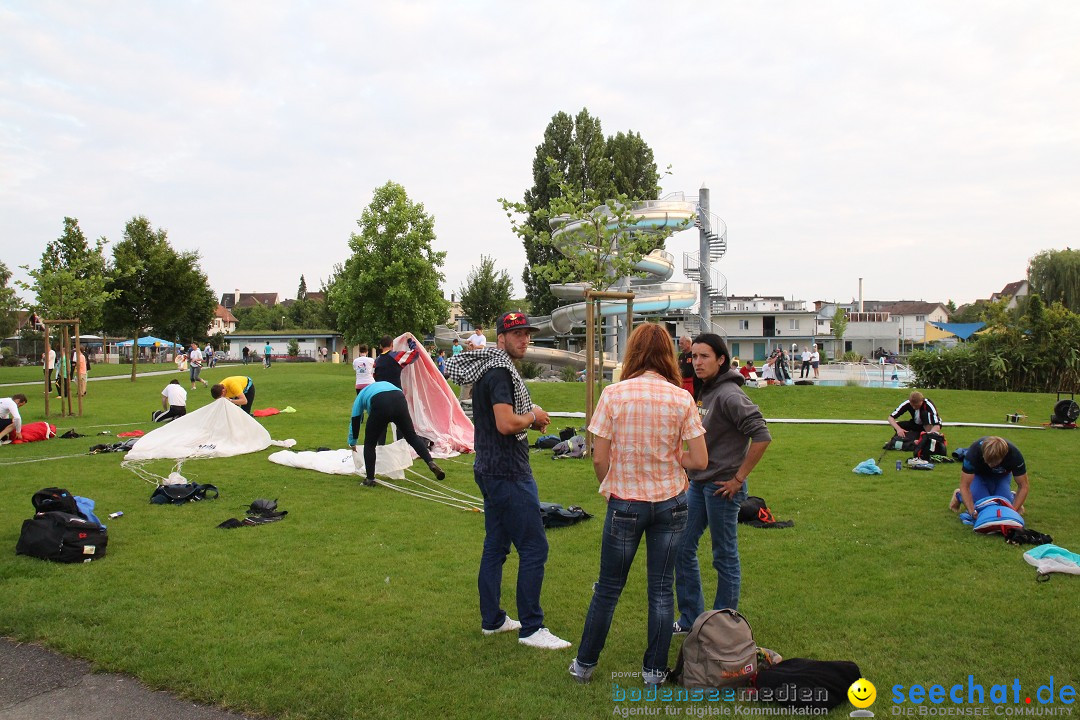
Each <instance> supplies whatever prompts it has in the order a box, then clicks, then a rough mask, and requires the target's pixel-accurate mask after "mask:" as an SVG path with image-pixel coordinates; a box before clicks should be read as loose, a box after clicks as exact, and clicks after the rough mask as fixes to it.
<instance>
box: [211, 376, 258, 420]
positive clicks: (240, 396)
mask: <svg viewBox="0 0 1080 720" xmlns="http://www.w3.org/2000/svg"><path fill="white" fill-rule="evenodd" d="M210 397H212V398H214V399H215V400H217V399H218V398H222V397H223V398H225V399H226V400H228V401H229V402H231V403H232V404H234V405H239V406H240V409H241V410H243V411H244V412H246V413H247V414H248V415H250V414H251V408H252V407H253V406H254V405H255V383H253V382H252V381H251V378H249V377H245V376H243V375H233V376H232V377H227V378H225V379H224V380H222V381H221V382H220V383H218V384H217V385H214V386H213V387H211V388H210Z"/></svg>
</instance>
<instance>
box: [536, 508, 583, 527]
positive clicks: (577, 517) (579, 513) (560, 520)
mask: <svg viewBox="0 0 1080 720" xmlns="http://www.w3.org/2000/svg"><path fill="white" fill-rule="evenodd" d="M591 517H592V515H590V514H589V513H587V512H585V511H584V510H582V509H581V508H579V507H577V506H576V505H571V506H570V507H568V508H564V507H563V506H562V505H559V504H557V503H546V502H542V503H540V520H541V521H543V523H544V527H546V528H553V527H566V526H567V525H573V524H574V523H579V522H581V521H582V520H588V519H589V518H591Z"/></svg>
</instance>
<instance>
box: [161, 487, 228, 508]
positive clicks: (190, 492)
mask: <svg viewBox="0 0 1080 720" xmlns="http://www.w3.org/2000/svg"><path fill="white" fill-rule="evenodd" d="M207 493H213V495H212V496H211V497H210V499H211V500H216V499H217V497H218V489H217V488H216V487H215V486H213V485H199V484H198V483H184V484H183V485H158V486H157V487H156V488H154V493H153V494H152V495H151V496H150V502H152V503H153V504H155V505H183V504H184V503H187V502H196V501H198V500H206V499H207Z"/></svg>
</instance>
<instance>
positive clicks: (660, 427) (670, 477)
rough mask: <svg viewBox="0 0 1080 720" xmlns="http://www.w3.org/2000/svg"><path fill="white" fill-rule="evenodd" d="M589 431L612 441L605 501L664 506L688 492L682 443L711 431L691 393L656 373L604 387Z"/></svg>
mask: <svg viewBox="0 0 1080 720" xmlns="http://www.w3.org/2000/svg"><path fill="white" fill-rule="evenodd" d="M589 432H591V433H593V434H594V435H599V436H600V437H602V438H607V439H608V440H611V457H610V461H611V464H610V468H609V469H608V474H607V477H605V478H604V481H603V483H601V485H600V492H601V493H602V494H603V495H604V496H605V497H609V498H610V497H611V496H613V495H614V496H615V497H618V498H622V499H623V500H642V501H646V502H660V501H661V500H667V499H669V498H672V497H675V496H676V495H678V494H679V493H681V492H683V491H684V490H686V487H687V480H686V471H685V470H683V467H682V465H681V464H680V462H679V459H680V458H681V457H682V444H683V441H685V440H690V439H691V438H696V437H698V436H700V435H704V434H705V428H704V427H703V426H702V425H701V418H700V416H699V415H698V409H697V406H696V405H695V404H694V398H693V397H691V395H690V393H688V392H686V390H683V389H682V387H680V386H678V385H672V384H671V383H670V382H668V381H667V380H665V379H664V378H663V377H661V376H660V375H659V374H657V373H655V372H651V371H650V372H646V373H645V374H643V375H639V376H638V377H636V378H632V379H630V380H623V381H621V382H617V383H615V384H614V385H609V386H608V387H606V388H604V392H603V394H602V395H601V396H600V402H599V403H597V405H596V410H595V411H594V413H593V417H592V423H591V424H590V425H589Z"/></svg>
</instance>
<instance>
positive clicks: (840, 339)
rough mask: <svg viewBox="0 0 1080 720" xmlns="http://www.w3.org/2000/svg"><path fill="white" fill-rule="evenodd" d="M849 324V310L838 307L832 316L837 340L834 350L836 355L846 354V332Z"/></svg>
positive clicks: (833, 331) (834, 336)
mask: <svg viewBox="0 0 1080 720" xmlns="http://www.w3.org/2000/svg"><path fill="white" fill-rule="evenodd" d="M847 324H848V317H847V310H845V309H844V308H836V312H835V313H833V316H832V335H833V338H835V340H836V350H835V351H834V352H833V355H834V356H835V357H840V356H841V355H843V354H844V333H846V332H847Z"/></svg>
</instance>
